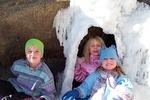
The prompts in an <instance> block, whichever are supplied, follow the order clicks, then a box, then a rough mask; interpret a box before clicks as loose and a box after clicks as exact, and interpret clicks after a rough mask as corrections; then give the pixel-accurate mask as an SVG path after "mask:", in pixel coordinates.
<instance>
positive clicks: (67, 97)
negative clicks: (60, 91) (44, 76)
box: [62, 89, 79, 100]
mask: <svg viewBox="0 0 150 100" xmlns="http://www.w3.org/2000/svg"><path fill="white" fill-rule="evenodd" d="M78 97H79V92H78V90H76V89H74V90H72V91H69V92H67V93H66V94H64V96H63V97H62V100H74V99H75V98H78Z"/></svg>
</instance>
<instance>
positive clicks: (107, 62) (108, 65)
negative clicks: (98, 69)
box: [102, 58, 117, 70]
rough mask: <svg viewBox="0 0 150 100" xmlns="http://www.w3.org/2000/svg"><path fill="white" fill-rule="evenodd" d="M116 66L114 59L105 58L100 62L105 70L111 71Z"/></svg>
mask: <svg viewBox="0 0 150 100" xmlns="http://www.w3.org/2000/svg"><path fill="white" fill-rule="evenodd" d="M116 66H117V61H116V59H113V58H107V59H104V60H103V61H102V67H103V68H104V69H106V70H113V69H114V68H115V67H116Z"/></svg>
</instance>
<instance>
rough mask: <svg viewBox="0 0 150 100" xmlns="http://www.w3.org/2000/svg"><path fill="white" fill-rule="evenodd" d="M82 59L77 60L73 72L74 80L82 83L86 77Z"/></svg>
mask: <svg viewBox="0 0 150 100" xmlns="http://www.w3.org/2000/svg"><path fill="white" fill-rule="evenodd" d="M83 63H84V62H83V58H77V61H76V65H75V70H74V78H75V80H76V81H78V82H82V81H83V80H84V79H85V78H86V77H87V75H88V73H87V72H86V70H85V69H84V68H83V67H82V66H83Z"/></svg>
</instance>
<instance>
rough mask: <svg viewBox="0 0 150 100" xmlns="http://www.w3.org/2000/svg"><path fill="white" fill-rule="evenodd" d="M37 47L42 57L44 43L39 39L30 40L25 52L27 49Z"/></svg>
mask: <svg viewBox="0 0 150 100" xmlns="http://www.w3.org/2000/svg"><path fill="white" fill-rule="evenodd" d="M33 45H34V46H36V47H37V48H39V49H40V51H41V53H42V55H43V54H44V44H43V42H42V41H40V40H39V39H35V38H32V39H29V40H28V41H27V42H26V44H25V51H26V50H27V48H29V47H31V46H33Z"/></svg>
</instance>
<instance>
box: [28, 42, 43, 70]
mask: <svg viewBox="0 0 150 100" xmlns="http://www.w3.org/2000/svg"><path fill="white" fill-rule="evenodd" d="M26 58H27V60H28V61H29V63H30V66H31V67H33V68H34V67H36V66H37V65H38V64H39V63H40V61H41V58H42V53H41V51H40V49H39V48H37V47H36V46H34V45H33V46H31V47H29V48H27V50H26Z"/></svg>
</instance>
